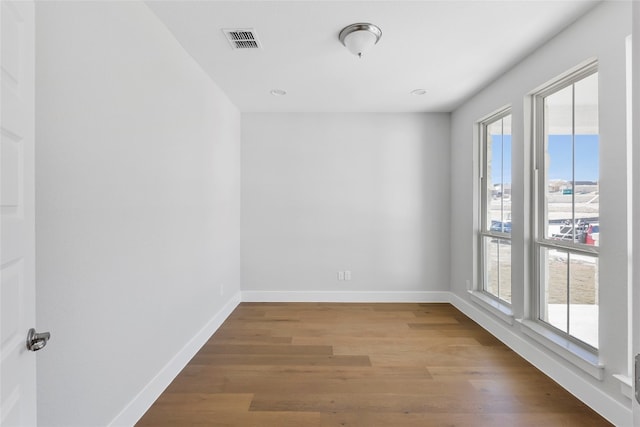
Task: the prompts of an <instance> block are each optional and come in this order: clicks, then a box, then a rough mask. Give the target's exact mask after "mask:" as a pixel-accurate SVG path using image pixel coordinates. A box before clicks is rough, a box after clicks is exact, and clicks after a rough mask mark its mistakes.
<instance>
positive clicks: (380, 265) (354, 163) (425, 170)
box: [241, 113, 450, 300]
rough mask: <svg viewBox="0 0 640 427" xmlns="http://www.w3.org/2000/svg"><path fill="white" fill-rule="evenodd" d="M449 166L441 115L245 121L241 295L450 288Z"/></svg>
mask: <svg viewBox="0 0 640 427" xmlns="http://www.w3.org/2000/svg"><path fill="white" fill-rule="evenodd" d="M448 166H449V115H448V114H323V113H318V114H259V113H255V114H253V113H252V114H243V115H242V221H241V224H242V286H243V295H248V296H249V298H254V297H255V298H258V299H265V298H267V299H269V298H273V299H295V297H292V295H294V294H295V293H296V292H307V294H306V296H301V299H312V300H318V299H324V298H326V299H329V300H331V299H335V298H336V297H335V294H336V293H339V292H348V293H349V296H348V297H346V298H347V299H353V298H355V300H362V299H363V298H366V297H365V296H364V295H369V296H371V293H372V292H382V293H388V295H387V296H386V297H387V298H391V299H393V298H402V297H399V295H405V296H406V298H411V296H414V297H415V296H416V295H418V294H417V293H420V292H425V291H442V290H448V288H449V271H448V265H449V261H448V260H449V197H450V195H449V182H448V176H449V172H448ZM340 270H350V271H352V274H353V276H352V277H353V278H352V280H351V281H339V280H338V276H337V272H338V271H340ZM322 292H326V293H327V295H326V296H323V295H322V294H321V293H322ZM271 293H273V294H271ZM358 295H360V296H358Z"/></svg>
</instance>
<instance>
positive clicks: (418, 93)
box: [411, 89, 427, 95]
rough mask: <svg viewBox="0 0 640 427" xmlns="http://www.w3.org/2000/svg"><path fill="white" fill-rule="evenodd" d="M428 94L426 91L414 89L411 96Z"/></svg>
mask: <svg viewBox="0 0 640 427" xmlns="http://www.w3.org/2000/svg"><path fill="white" fill-rule="evenodd" d="M426 93H427V90H426V89H414V90H412V91H411V95H424V94H426Z"/></svg>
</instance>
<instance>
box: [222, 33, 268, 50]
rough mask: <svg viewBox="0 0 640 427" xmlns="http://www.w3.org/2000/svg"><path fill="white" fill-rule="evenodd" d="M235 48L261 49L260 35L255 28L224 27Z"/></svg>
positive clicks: (230, 42)
mask: <svg viewBox="0 0 640 427" xmlns="http://www.w3.org/2000/svg"><path fill="white" fill-rule="evenodd" d="M222 32H223V33H224V34H225V36H227V40H229V44H231V47H232V48H233V49H260V47H261V46H260V42H259V41H258V35H257V34H256V30H254V29H253V28H236V29H232V30H229V29H226V30H225V29H223V30H222Z"/></svg>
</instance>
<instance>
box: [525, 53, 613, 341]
mask: <svg viewBox="0 0 640 427" xmlns="http://www.w3.org/2000/svg"><path fill="white" fill-rule="evenodd" d="M534 102H535V105H534V110H535V117H536V123H535V126H536V138H535V155H534V170H535V171H536V173H537V175H536V176H537V179H536V180H535V181H536V182H535V186H536V187H535V191H534V200H533V209H534V217H535V224H534V233H533V234H534V257H535V260H536V265H535V272H536V280H535V283H536V290H537V298H535V300H536V301H535V303H536V307H535V311H536V313H537V315H538V320H539V321H541V322H542V323H543V324H545V325H547V326H548V327H550V328H551V329H553V330H555V331H556V332H558V333H559V334H561V335H564V336H566V337H567V338H569V339H570V340H574V341H577V342H579V343H582V344H583V345H584V344H586V346H585V347H586V348H592V349H594V350H595V349H597V348H598V287H599V283H598V252H599V247H598V246H599V244H600V222H599V186H598V184H599V144H600V140H599V135H598V134H599V131H598V73H597V64H595V63H593V64H590V65H589V66H587V67H585V68H583V69H581V70H579V71H578V72H576V73H573V74H572V75H570V76H568V77H565V78H563V79H561V80H559V81H557V82H554V83H553V84H552V85H550V86H549V87H547V88H546V89H544V90H543V91H541V92H539V93H538V94H536V95H535V97H534Z"/></svg>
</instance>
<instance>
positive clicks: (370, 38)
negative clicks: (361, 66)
mask: <svg viewBox="0 0 640 427" xmlns="http://www.w3.org/2000/svg"><path fill="white" fill-rule="evenodd" d="M380 37H382V30H381V29H380V28H378V27H377V26H375V25H373V24H368V23H365V22H361V23H358V24H351V25H349V26H347V27H344V28H343V29H342V31H340V35H338V38H339V39H340V42H341V43H342V44H343V45H344V46H345V47H346V48H347V49H349V52H351V53H353V54H354V55H357V56H358V58H362V54H363V53H364V52H365V51H367V50H368V49H369V48H371V47H372V46H373V45H375V44H376V43H378V41H379V40H380Z"/></svg>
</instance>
